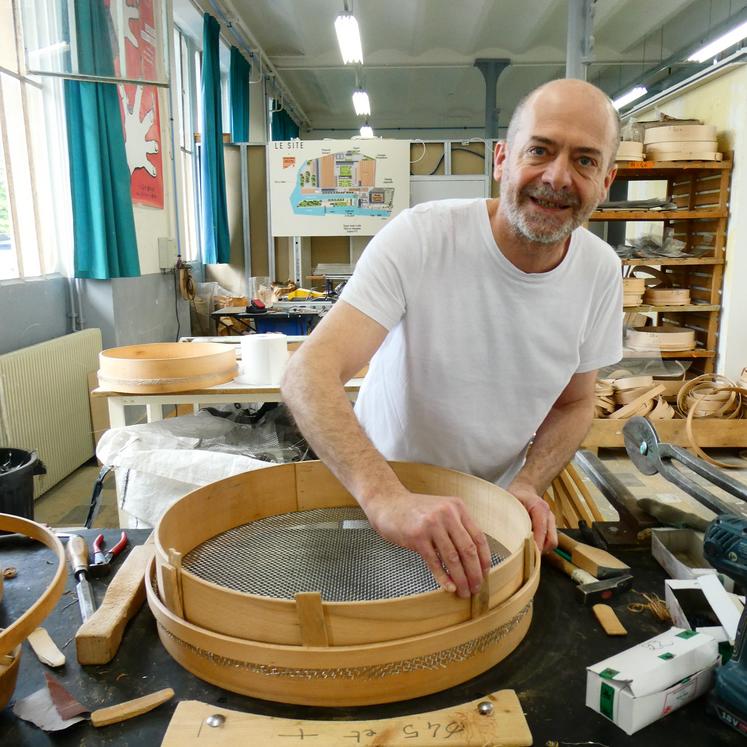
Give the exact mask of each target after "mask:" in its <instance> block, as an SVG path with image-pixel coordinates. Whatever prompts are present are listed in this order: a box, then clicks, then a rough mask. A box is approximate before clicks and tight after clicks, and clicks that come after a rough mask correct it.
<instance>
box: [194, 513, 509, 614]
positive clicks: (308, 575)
mask: <svg viewBox="0 0 747 747" xmlns="http://www.w3.org/2000/svg"><path fill="white" fill-rule="evenodd" d="M488 543H489V545H490V550H491V554H492V564H493V565H497V564H498V563H500V562H501V561H503V560H505V559H506V558H508V556H509V554H510V553H509V551H508V550H507V549H506V548H505V547H503V545H501V544H500V543H499V542H498V541H496V540H495V539H493V538H492V537H488ZM182 563H183V566H184V568H185V569H186V570H188V571H189V572H191V573H193V574H195V575H196V576H198V577H199V578H201V579H204V580H205V581H210V582H212V583H214V584H218V585H219V586H224V587H226V588H229V589H234V590H236V591H243V592H246V593H249V594H257V595H259V596H266V597H273V598H276V599H293V596H294V594H296V593H298V592H303V591H318V592H320V593H321V595H322V599H324V600H325V601H329V602H354V601H366V600H374V599H391V598H394V597H404V596H411V595H413V594H423V593H425V592H427V591H433V590H434V589H437V588H438V584H436V582H435V581H434V580H433V577H432V576H431V573H430V571H429V570H428V566H427V565H426V564H425V562H424V561H423V560H422V558H421V557H420V556H419V555H418V554H417V553H416V552H414V551H412V550H408V549H406V548H402V547H397V546H396V545H393V544H391V543H390V542H387V541H386V540H385V539H382V538H381V537H380V536H379V535H378V534H377V533H376V532H375V531H374V530H373V529H372V528H371V526H370V524H369V523H368V520H367V519H366V515H365V514H364V513H363V511H362V510H361V509H360V508H354V507H345V508H318V509H313V510H311V511H298V512H294V513H289V514H280V515H278V516H270V517H268V518H266V519H260V520H258V521H255V522H251V523H250V524H243V525H242V526H239V527H235V528H234V529H230V530H228V531H227V532H222V533H221V534H218V535H216V536H215V537H212V538H211V539H209V540H207V541H206V542H203V543H202V544H201V545H198V546H197V547H196V548H195V549H194V550H192V551H191V552H189V553H188V554H187V555H185V556H184V558H183V561H182Z"/></svg>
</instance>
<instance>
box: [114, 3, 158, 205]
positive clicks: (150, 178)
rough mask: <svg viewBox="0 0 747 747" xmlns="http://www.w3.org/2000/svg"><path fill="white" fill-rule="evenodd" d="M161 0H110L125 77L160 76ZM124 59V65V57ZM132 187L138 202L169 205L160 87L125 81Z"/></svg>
mask: <svg viewBox="0 0 747 747" xmlns="http://www.w3.org/2000/svg"><path fill="white" fill-rule="evenodd" d="M155 2H158V0H110V8H109V10H110V13H111V17H112V23H113V27H114V33H115V36H116V39H117V48H115V50H114V54H115V58H114V67H115V70H116V71H117V73H118V74H119V75H120V76H121V77H123V78H130V79H143V80H157V79H158V77H159V70H158V60H157V54H158V51H157V44H159V43H162V42H161V40H160V39H159V37H158V32H157V27H156V22H155V17H154V8H153V6H154V3H155ZM123 62H124V69H122V63H123ZM119 95H120V100H121V105H122V106H121V108H122V117H123V122H124V132H125V148H126V150H127V163H128V165H129V167H130V190H131V194H132V202H133V204H135V205H148V206H150V207H156V208H163V158H162V155H161V117H160V114H159V109H158V88H157V87H156V86H147V85H146V86H143V85H135V84H131V83H124V84H120V85H119Z"/></svg>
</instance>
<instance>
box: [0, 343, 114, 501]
mask: <svg viewBox="0 0 747 747" xmlns="http://www.w3.org/2000/svg"><path fill="white" fill-rule="evenodd" d="M100 351H101V331H100V330H98V329H86V330H83V331H82V332H74V333H72V334H69V335H64V336H63V337H56V338H55V339H53V340H48V341H47V342H42V343H39V344H38V345H31V346H30V347H27V348H23V349H22V350H16V351H14V352H12V353H6V354H5V355H0V446H10V447H13V448H17V449H25V450H26V451H36V452H37V453H38V454H39V458H40V459H41V460H42V462H44V465H45V466H46V468H47V474H46V475H41V476H40V477H37V478H35V480H34V482H35V491H34V492H35V494H34V497H35V498H36V497H38V496H40V495H41V494H42V493H44V492H45V491H47V490H49V489H50V488H51V487H52V486H53V485H56V484H57V483H58V482H59V481H60V480H62V479H63V478H64V477H67V475H69V474H70V473H71V472H73V471H74V470H75V469H77V468H78V467H79V466H80V465H81V464H83V463H84V462H86V461H88V460H89V459H90V458H91V457H92V456H93V454H94V444H93V435H92V428H91V410H90V405H89V399H88V374H89V372H91V371H96V370H97V369H98V354H99V352H100Z"/></svg>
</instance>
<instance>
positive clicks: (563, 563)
mask: <svg viewBox="0 0 747 747" xmlns="http://www.w3.org/2000/svg"><path fill="white" fill-rule="evenodd" d="M542 559H543V560H544V561H545V562H547V563H549V564H550V565H552V566H555V568H557V569H558V570H559V571H562V572H563V573H565V574H566V575H567V576H570V577H571V580H572V581H574V582H575V583H576V584H577V586H576V589H577V590H578V593H579V595H580V597H581V600H582V601H583V603H584V604H594V603H596V602H599V601H604V600H607V599H609V598H610V597H613V596H614V595H615V594H618V593H620V592H621V591H626V590H627V589H629V588H630V587H631V586H632V585H633V577H632V576H631V575H627V576H613V577H612V578H606V579H603V580H599V579H597V578H595V577H594V576H592V575H591V574H590V573H588V572H587V571H584V570H583V569H581V568H578V567H577V566H575V565H573V563H571V562H570V561H568V560H566V559H565V558H564V557H563V556H562V555H559V554H558V551H557V550H556V551H555V552H549V553H546V554H544V555H543V556H542Z"/></svg>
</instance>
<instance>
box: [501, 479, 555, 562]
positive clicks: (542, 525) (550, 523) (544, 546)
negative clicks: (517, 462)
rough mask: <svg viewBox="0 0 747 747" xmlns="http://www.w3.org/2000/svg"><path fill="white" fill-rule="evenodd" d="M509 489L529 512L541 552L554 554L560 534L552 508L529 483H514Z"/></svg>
mask: <svg viewBox="0 0 747 747" xmlns="http://www.w3.org/2000/svg"><path fill="white" fill-rule="evenodd" d="M507 489H508V492H509V493H511V495H513V496H514V497H515V498H517V499H518V500H519V502H520V503H521V504H522V506H524V508H525V509H526V510H527V513H528V514H529V518H530V519H531V520H532V534H533V535H534V541H535V542H536V543H537V547H539V549H540V552H552V550H554V549H555V548H556V547H557V546H558V532H557V530H556V528H555V516H554V515H553V513H552V511H551V510H550V506H548V505H547V503H546V502H545V501H544V500H542V498H541V497H540V496H539V495H538V494H537V491H536V489H535V488H534V487H533V486H532V485H529V484H528V483H524V482H518V481H514V482H512V483H511V484H510V485H509V486H508V488H507Z"/></svg>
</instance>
